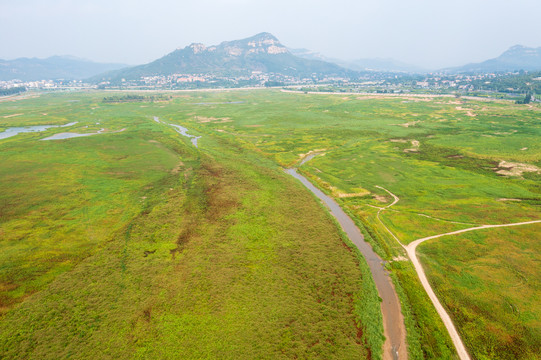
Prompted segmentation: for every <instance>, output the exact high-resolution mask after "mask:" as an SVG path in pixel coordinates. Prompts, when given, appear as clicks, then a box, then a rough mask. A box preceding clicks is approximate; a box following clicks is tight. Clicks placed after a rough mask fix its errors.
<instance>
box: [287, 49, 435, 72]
mask: <svg viewBox="0 0 541 360" xmlns="http://www.w3.org/2000/svg"><path fill="white" fill-rule="evenodd" d="M289 50H290V52H291V53H292V54H293V55H296V56H299V57H302V58H304V59H310V60H321V61H327V62H331V63H334V64H337V65H339V66H342V67H344V68H346V69H350V70H354V71H363V72H365V71H376V72H377V71H383V72H408V73H425V72H427V70H426V69H423V68H421V67H418V66H415V65H411V64H407V63H403V62H400V61H397V60H394V59H380V58H373V59H357V60H352V61H346V60H340V59H335V58H330V57H327V56H325V55H322V54H320V53H318V52H315V51H311V50H307V49H289Z"/></svg>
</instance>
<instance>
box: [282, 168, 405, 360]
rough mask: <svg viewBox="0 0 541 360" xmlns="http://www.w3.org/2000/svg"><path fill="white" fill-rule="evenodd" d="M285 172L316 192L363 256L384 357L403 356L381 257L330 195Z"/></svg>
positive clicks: (397, 313)
mask: <svg viewBox="0 0 541 360" xmlns="http://www.w3.org/2000/svg"><path fill="white" fill-rule="evenodd" d="M285 172H286V173H288V174H289V175H291V176H293V177H294V178H295V179H297V180H299V181H300V182H301V183H302V184H303V185H304V186H305V187H307V188H308V190H310V191H311V192H312V193H313V194H314V195H316V196H317V197H318V198H319V199H320V200H321V201H322V202H323V204H324V205H325V206H326V207H327V208H328V209H329V211H330V212H331V214H332V215H333V216H334V217H335V218H336V220H337V221H338V223H339V224H340V226H341V227H342V229H343V230H344V232H345V233H346V234H347V235H348V237H349V239H350V240H351V242H352V243H353V244H355V246H357V248H358V249H359V251H360V252H361V254H362V255H363V256H364V258H365V259H366V262H367V263H368V266H369V267H370V271H371V272H372V277H373V279H374V282H375V283H376V287H377V289H378V293H379V296H380V297H381V299H382V302H381V312H382V314H383V328H384V331H385V336H386V338H387V339H386V343H385V346H384V354H383V358H384V359H399V358H400V359H406V358H407V348H406V331H405V326H404V320H403V317H402V312H401V308H400V301H399V299H398V296H397V294H396V292H395V290H394V286H393V283H392V280H391V278H390V277H389V274H388V272H387V270H385V268H384V264H383V261H382V259H381V258H380V257H379V256H378V255H377V254H376V253H375V252H374V250H372V247H371V246H370V244H368V243H367V242H366V241H364V236H363V235H362V234H361V231H360V230H359V228H358V227H357V226H356V225H355V223H354V222H353V220H351V218H350V217H349V216H348V215H347V214H346V213H345V212H344V211H343V210H342V208H340V205H338V204H337V203H336V202H335V201H334V200H333V199H331V198H330V197H329V196H327V195H325V194H324V193H323V192H322V191H321V190H319V189H318V188H316V187H315V186H314V185H312V183H311V182H310V181H308V180H307V179H306V178H305V177H304V176H302V175H300V174H298V173H297V170H296V169H286V170H285Z"/></svg>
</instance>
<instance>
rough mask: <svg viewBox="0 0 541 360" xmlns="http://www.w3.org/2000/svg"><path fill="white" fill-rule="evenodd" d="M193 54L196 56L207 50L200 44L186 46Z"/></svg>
mask: <svg viewBox="0 0 541 360" xmlns="http://www.w3.org/2000/svg"><path fill="white" fill-rule="evenodd" d="M188 47H189V48H190V49H191V50H192V52H193V53H194V54H198V53H200V52H203V51H205V50H207V47H206V46H205V45H203V44H200V43H192V44H190V45H189V46H188Z"/></svg>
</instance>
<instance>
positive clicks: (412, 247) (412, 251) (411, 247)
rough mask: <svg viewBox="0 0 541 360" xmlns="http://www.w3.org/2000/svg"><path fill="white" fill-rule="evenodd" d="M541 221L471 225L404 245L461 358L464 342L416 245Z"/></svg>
mask: <svg viewBox="0 0 541 360" xmlns="http://www.w3.org/2000/svg"><path fill="white" fill-rule="evenodd" d="M536 223H541V220H534V221H524V222H519V223H512V224H501V225H481V226H476V227H471V228H468V229H462V230H457V231H452V232H448V233H445V234H439V235H433V236H428V237H425V238H422V239H418V240H415V241H413V242H411V243H409V244H408V245H406V246H404V248H405V249H406V252H407V253H408V256H409V258H410V259H411V262H412V263H413V266H415V270H416V271H417V274H418V275H419V279H420V280H421V284H423V287H424V288H425V290H426V292H427V294H428V296H429V297H430V300H432V303H433V304H434V306H435V307H436V310H437V311H438V314H439V315H440V317H441V319H442V320H443V323H444V324H445V327H446V328H447V331H449V335H451V339H452V340H453V343H454V344H455V347H456V350H457V352H458V355H459V357H460V359H461V360H469V359H470V356H469V354H468V352H467V351H466V347H465V346H464V343H463V342H462V339H461V338H460V336H459V335H458V332H457V331H456V328H455V325H454V324H453V321H452V320H451V318H450V317H449V314H447V311H445V309H444V308H443V306H442V305H441V303H440V301H439V299H438V297H437V296H436V294H435V293H434V291H433V290H432V287H431V286H430V283H429V282H428V279H427V277H426V274H425V272H424V270H423V267H422V266H421V263H420V262H419V259H418V258H417V253H416V250H417V246H419V244H422V243H423V242H425V241H427V240H431V239H437V238H439V237H442V236H448V235H456V234H461V233H465V232H468V231H474V230H481V229H490V228H499V227H508V226H520V225H529V224H536Z"/></svg>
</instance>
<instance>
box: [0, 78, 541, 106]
mask: <svg viewBox="0 0 541 360" xmlns="http://www.w3.org/2000/svg"><path fill="white" fill-rule="evenodd" d="M519 75H520V74H518V73H505V74H503V73H488V74H469V75H468V74H427V75H426V74H425V75H418V74H407V73H383V72H365V73H362V75H361V76H360V77H359V78H357V79H349V78H342V77H328V76H327V77H318V76H316V75H315V74H314V75H313V76H312V77H310V78H295V77H293V76H288V75H284V74H275V73H263V72H260V71H253V72H252V74H251V75H249V76H248V75H246V76H217V75H212V74H172V75H156V76H143V77H141V78H140V79H138V80H126V79H122V80H121V81H120V82H115V83H111V82H108V81H103V82H100V83H97V84H90V83H85V82H84V81H83V80H62V79H59V80H40V81H27V82H24V81H20V80H9V81H0V89H3V90H4V91H3V94H4V95H5V94H6V91H7V93H8V94H9V89H25V90H42V91H47V90H77V89H124V90H177V89H178V90H182V89H188V90H189V89H203V88H238V87H284V86H299V87H300V88H304V87H308V88H310V87H313V89H317V91H342V92H345V91H348V92H351V91H353V92H374V93H382V92H383V93H403V92H419V91H420V92H432V93H456V94H466V93H472V92H481V93H485V94H490V93H505V94H507V95H508V96H511V97H512V96H515V97H519V96H523V94H525V93H526V92H528V89H529V88H531V89H532V91H530V92H531V93H532V94H533V95H535V93H536V91H535V89H534V88H536V87H537V88H539V87H541V77H537V78H532V79H531V82H530V83H528V82H526V83H524V81H522V82H521V81H514V82H513V81H511V82H509V81H508V83H509V86H507V87H506V85H502V84H504V83H505V82H503V81H502V79H509V78H510V79H514V76H515V77H517V78H518V77H519ZM497 83H498V84H499V85H498V86H496V85H495V84H497ZM532 83H535V84H532ZM534 85H535V86H534ZM537 97H539V96H537ZM532 101H535V96H534V97H532Z"/></svg>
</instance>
